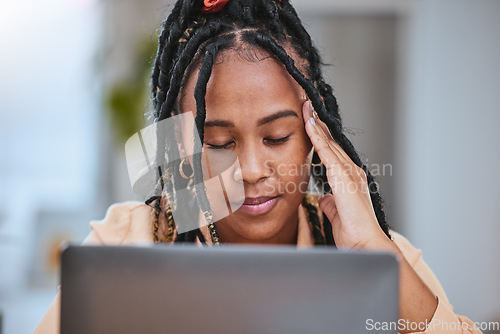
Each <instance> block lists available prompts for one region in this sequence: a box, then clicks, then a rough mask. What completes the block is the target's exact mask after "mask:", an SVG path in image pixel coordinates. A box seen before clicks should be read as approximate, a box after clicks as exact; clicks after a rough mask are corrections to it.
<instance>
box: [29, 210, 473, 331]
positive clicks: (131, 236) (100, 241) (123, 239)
mask: <svg viewBox="0 0 500 334" xmlns="http://www.w3.org/2000/svg"><path fill="white" fill-rule="evenodd" d="M305 212H306V211H305V209H304V208H303V207H302V205H300V211H299V231H298V240H297V245H298V246H307V245H313V244H314V239H313V237H312V230H311V226H310V223H309V221H308V218H307V214H305ZM321 216H322V215H321V214H320V217H321ZM152 217H153V212H152V209H151V207H149V206H148V205H146V204H144V203H141V202H125V203H120V204H114V205H112V206H111V207H110V208H109V209H108V211H107V213H106V217H105V218H104V219H103V220H101V221H92V222H90V229H91V232H90V234H89V235H88V236H87V238H86V239H85V240H84V241H83V245H92V244H94V245H133V244H138V243H139V244H144V243H150V244H152V243H153V233H152V231H153V226H152V224H153V223H152V222H153V218H152ZM202 232H203V233H204V234H205V236H206V238H205V239H206V240H207V243H208V242H209V240H210V237H209V235H208V231H207V229H202ZM390 233H391V235H392V237H393V241H394V243H395V244H396V245H397V246H398V247H399V248H400V250H401V252H402V253H403V255H404V256H405V258H406V260H407V261H408V263H409V264H410V265H411V266H412V267H413V269H414V270H415V271H416V272H417V273H418V274H419V275H420V277H421V278H422V280H423V281H424V282H425V283H426V284H427V286H428V287H429V288H430V289H431V290H432V291H433V292H434V293H435V294H436V296H437V297H438V306H437V308H436V311H435V313H434V315H433V318H432V320H431V322H430V323H431V324H432V326H430V327H428V329H427V331H425V333H426V334H431V333H440V334H442V333H453V334H457V333H481V331H479V330H478V329H474V323H473V322H472V321H471V320H469V319H468V318H467V317H465V316H461V315H457V314H455V313H454V312H453V306H452V305H451V304H450V302H449V301H448V298H447V297H446V294H445V292H444V290H443V288H442V287H441V284H440V283H439V281H438V279H437V278H436V276H435V275H434V273H433V272H432V271H431V269H430V268H429V267H428V266H427V264H426V263H425V262H424V260H423V259H422V251H421V250H419V249H416V248H415V247H413V246H412V245H411V244H410V242H409V241H408V240H407V239H406V238H405V237H403V236H402V235H401V234H399V233H397V232H394V231H391V232H390ZM60 288H61V287H60V286H59V287H58V289H59V291H58V293H57V295H56V297H55V298H54V300H53V302H52V304H51V305H50V307H49V309H48V310H47V312H46V313H45V315H44V316H43V318H42V320H41V321H40V323H39V324H38V326H37V327H36V329H35V331H34V333H36V334H55V333H59V326H60V324H59V318H60V294H61V292H60ZM447 329H448V330H447ZM382 332H383V331H382Z"/></svg>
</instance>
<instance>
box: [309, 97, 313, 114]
mask: <svg viewBox="0 0 500 334" xmlns="http://www.w3.org/2000/svg"><path fill="white" fill-rule="evenodd" d="M309 107H310V108H311V110H312V112H313V114H314V107H313V103H312V101H311V100H309Z"/></svg>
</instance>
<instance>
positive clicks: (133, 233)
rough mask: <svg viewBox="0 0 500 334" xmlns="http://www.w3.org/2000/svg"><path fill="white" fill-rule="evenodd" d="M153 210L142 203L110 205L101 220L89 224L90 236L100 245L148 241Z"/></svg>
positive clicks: (130, 202) (131, 202)
mask: <svg viewBox="0 0 500 334" xmlns="http://www.w3.org/2000/svg"><path fill="white" fill-rule="evenodd" d="M152 219H153V210H152V208H151V207H150V206H148V205H146V204H145V203H143V202H138V201H129V202H123V203H116V204H113V205H111V206H110V207H109V208H108V210H107V212H106V215H105V217H104V218H103V219H102V220H94V221H91V222H90V229H91V235H90V236H89V238H87V239H93V240H94V241H96V242H97V243H100V244H109V245H120V244H123V243H127V242H128V241H149V239H150V238H151V235H150V234H151V231H152V230H151V225H152Z"/></svg>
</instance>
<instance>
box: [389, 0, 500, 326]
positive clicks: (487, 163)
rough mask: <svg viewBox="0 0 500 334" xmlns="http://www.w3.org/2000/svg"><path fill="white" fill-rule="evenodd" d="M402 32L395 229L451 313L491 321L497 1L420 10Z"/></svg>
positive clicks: (497, 268) (496, 275) (496, 273)
mask: <svg viewBox="0 0 500 334" xmlns="http://www.w3.org/2000/svg"><path fill="white" fill-rule="evenodd" d="M407 23H408V25H407V26H406V28H407V30H406V34H403V35H401V42H403V45H406V46H407V47H408V49H406V50H404V46H403V48H402V50H403V53H402V55H404V57H403V62H402V63H401V69H402V70H403V72H402V75H401V77H400V78H401V81H400V83H401V85H402V86H403V89H402V90H401V100H400V102H401V104H400V105H401V107H402V109H401V111H402V113H401V114H399V115H398V118H397V126H396V131H397V138H398V139H397V143H398V144H399V145H398V149H397V155H398V156H399V159H398V168H397V170H398V174H397V182H396V183H397V194H396V197H397V198H399V199H400V201H399V202H398V203H399V206H400V207H401V209H402V210H401V211H400V215H399V219H400V220H401V221H402V222H403V224H404V225H403V226H404V232H405V234H406V235H407V237H408V238H409V239H410V240H411V241H412V242H413V243H414V245H416V246H418V247H420V248H422V249H423V250H424V253H423V254H424V259H425V260H426V261H427V263H428V264H429V265H430V267H431V268H432V269H433V270H434V272H435V274H436V275H437V277H438V278H439V279H440V281H441V283H442V285H443V287H444V289H445V291H446V292H447V293H448V297H449V298H450V301H451V303H452V304H453V305H454V306H455V310H456V312H458V313H459V314H460V313H462V314H465V315H467V316H469V317H470V318H472V319H473V320H475V321H486V320H497V321H498V320H499V318H500V317H499V315H500V289H499V282H500V265H499V264H500V261H499V259H500V256H499V255H500V243H499V237H500V206H499V205H498V200H499V193H498V190H499V189H500V180H499V178H498V172H499V167H498V166H499V165H500V155H499V154H498V153H499V149H498V144H499V143H500V131H499V123H500V63H499V61H500V1H497V0H490V1H486V0H481V1H467V0H441V1H435V0H422V1H418V2H415V8H414V11H412V12H411V15H410V16H409V21H408V22H407ZM495 317H496V318H495Z"/></svg>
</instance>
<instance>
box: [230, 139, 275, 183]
mask: <svg viewBox="0 0 500 334" xmlns="http://www.w3.org/2000/svg"><path fill="white" fill-rule="evenodd" d="M237 154H238V160H239V162H240V168H241V175H240V176H241V178H242V179H243V182H244V183H249V184H254V183H258V182H259V181H261V180H265V179H267V178H268V177H269V176H271V174H272V169H271V168H270V167H269V166H268V165H267V164H266V160H267V159H266V156H265V154H264V152H262V150H261V149H260V148H259V147H258V146H257V145H254V144H248V145H246V146H245V147H244V148H242V150H241V151H240V152H237Z"/></svg>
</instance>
